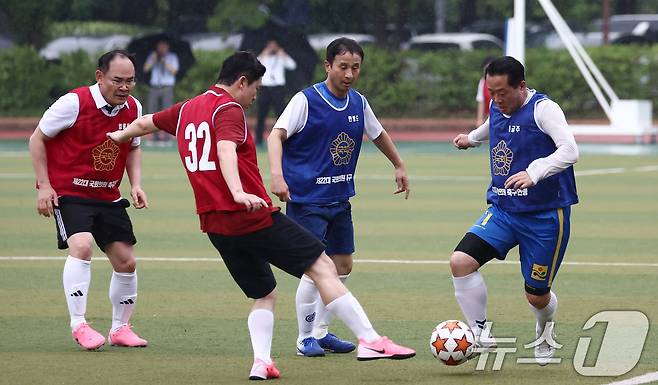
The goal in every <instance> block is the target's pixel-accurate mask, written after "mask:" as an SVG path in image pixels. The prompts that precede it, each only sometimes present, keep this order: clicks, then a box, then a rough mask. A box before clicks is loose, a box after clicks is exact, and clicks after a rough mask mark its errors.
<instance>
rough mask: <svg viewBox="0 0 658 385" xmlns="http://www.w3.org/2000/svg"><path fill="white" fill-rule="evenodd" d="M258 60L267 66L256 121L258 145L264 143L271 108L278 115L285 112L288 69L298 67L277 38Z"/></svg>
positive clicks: (268, 43) (269, 42)
mask: <svg viewBox="0 0 658 385" xmlns="http://www.w3.org/2000/svg"><path fill="white" fill-rule="evenodd" d="M258 60H259V61H260V62H261V63H262V64H263V65H264V66H265V68H266V70H267V71H266V72H265V75H264V76H263V80H262V83H261V86H260V95H259V97H258V99H257V101H258V120H257V123H256V145H258V146H261V145H262V144H263V132H264V131H265V118H266V117H267V113H268V111H269V109H270V106H273V107H274V112H275V113H276V116H279V115H281V113H282V112H283V99H284V98H285V96H286V88H285V86H286V70H288V71H292V70H294V69H295V68H297V63H296V62H295V60H294V59H293V58H291V57H290V55H288V53H286V51H285V50H284V49H283V47H281V46H280V45H279V42H277V41H276V40H270V41H268V42H267V45H265V48H264V49H263V51H262V52H261V53H260V55H258Z"/></svg>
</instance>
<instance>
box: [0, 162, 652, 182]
mask: <svg viewBox="0 0 658 385" xmlns="http://www.w3.org/2000/svg"><path fill="white" fill-rule="evenodd" d="M654 171H658V165H647V166H637V167H615V168H599V169H592V170H580V171H576V176H578V177H583V176H593V175H610V174H622V173H626V172H654ZM180 178H181V176H165V175H157V174H155V175H150V176H148V175H143V176H142V179H153V180H169V179H180ZM356 178H357V179H360V180H390V179H392V178H393V177H392V176H391V175H377V174H360V175H357V177H356ZM0 179H34V174H32V173H0ZM263 179H265V180H267V179H268V178H267V175H266V176H265V177H264V178H263ZM409 179H410V180H413V181H418V182H435V181H460V182H479V181H487V180H489V179H490V178H489V177H488V176H468V175H409Z"/></svg>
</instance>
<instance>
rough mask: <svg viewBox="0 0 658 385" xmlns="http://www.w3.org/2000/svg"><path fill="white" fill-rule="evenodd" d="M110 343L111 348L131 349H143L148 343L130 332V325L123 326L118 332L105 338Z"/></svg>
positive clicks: (111, 333)
mask: <svg viewBox="0 0 658 385" xmlns="http://www.w3.org/2000/svg"><path fill="white" fill-rule="evenodd" d="M107 339H108V340H109V341H110V345H113V346H128V347H131V348H138V347H139V348H145V347H146V345H148V341H146V340H145V339H143V338H141V337H140V336H138V335H137V334H135V332H133V331H132V325H131V324H125V325H123V326H121V327H120V328H119V330H117V331H115V332H112V331H110V335H109V336H108V337H107Z"/></svg>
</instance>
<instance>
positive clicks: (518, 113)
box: [450, 56, 578, 365]
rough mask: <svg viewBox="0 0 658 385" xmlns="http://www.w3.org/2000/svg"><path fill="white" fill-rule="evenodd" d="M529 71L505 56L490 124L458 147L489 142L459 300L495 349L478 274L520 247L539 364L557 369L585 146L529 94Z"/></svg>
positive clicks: (479, 337) (543, 101) (494, 83)
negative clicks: (562, 271) (483, 201)
mask: <svg viewBox="0 0 658 385" xmlns="http://www.w3.org/2000/svg"><path fill="white" fill-rule="evenodd" d="M524 72H525V70H524V68H523V65H522V64H521V63H520V62H518V61H517V60H516V59H514V58H512V57H509V56H505V57H500V58H498V59H496V60H494V61H492V62H491V63H490V64H489V65H488V66H487V68H486V70H485V81H486V84H487V87H488V89H489V93H490V94H491V99H492V103H491V108H490V112H489V119H488V120H487V121H486V122H485V123H484V124H482V125H481V126H480V127H478V128H476V129H475V130H473V131H471V132H470V133H469V134H468V135H465V134H460V135H458V136H457V137H455V139H454V140H453V143H454V145H455V147H457V148H458V149H460V150H465V149H467V148H470V147H475V146H479V145H480V144H481V143H482V142H483V141H485V140H487V139H488V140H489V151H490V154H489V155H490V163H491V184H490V186H489V189H488V191H487V203H489V204H490V206H489V208H488V209H487V210H486V211H485V213H484V214H483V215H482V217H481V218H480V219H478V220H477V221H476V222H475V224H474V225H473V226H472V227H471V228H470V229H469V230H468V232H467V233H466V235H465V236H464V238H463V239H462V240H461V242H460V243H459V244H458V245H457V247H456V248H455V251H454V253H453V254H452V256H451V258H450V269H451V271H452V275H453V283H454V286H455V297H456V298H457V302H458V303H459V306H460V307H461V309H462V312H463V313H464V316H465V317H466V318H467V320H468V323H469V325H470V327H471V328H472V329H473V331H474V333H475V335H476V342H478V344H479V345H480V346H481V347H484V348H487V347H493V346H495V340H494V339H492V338H490V337H491V336H490V335H484V333H483V329H484V324H485V322H486V318H487V315H486V314H487V313H486V307H487V288H486V286H485V284H484V280H483V279H482V276H481V275H480V273H479V271H478V269H479V268H480V267H481V266H483V265H484V264H485V263H487V262H489V261H490V260H492V259H493V258H497V259H505V256H506V255H507V252H508V251H509V250H510V249H512V248H513V247H515V246H517V245H518V246H519V253H520V257H521V272H522V273H523V278H524V280H525V293H526V297H527V299H528V303H529V304H530V309H531V310H532V311H533V313H534V314H535V317H536V318H537V323H536V333H537V341H536V342H535V343H534V344H533V345H534V350H535V360H536V362H537V363H538V364H540V365H546V364H548V363H550V362H552V360H551V359H552V357H553V355H554V353H555V347H556V345H557V343H556V342H555V332H554V330H553V319H554V318H555V312H556V310H557V297H556V296H555V293H554V292H552V291H551V286H552V284H553V280H554V279H555V275H556V274H557V271H558V268H559V267H560V263H561V262H562V258H563V257H564V252H565V250H566V248H567V243H568V241H569V218H570V213H571V205H573V204H576V203H578V195H577V194H576V180H575V178H574V171H573V167H572V165H573V164H574V163H576V162H577V161H578V147H577V146H576V141H575V139H574V137H573V134H572V133H571V130H570V129H569V125H568V124H567V121H566V118H565V116H564V112H562V109H561V108H560V106H558V105H557V103H555V102H553V101H552V100H550V99H549V98H548V97H547V96H546V95H544V94H541V93H539V92H537V91H536V90H532V89H528V88H527V86H526V82H525V74H524Z"/></svg>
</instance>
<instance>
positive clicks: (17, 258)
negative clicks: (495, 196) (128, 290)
mask: <svg viewBox="0 0 658 385" xmlns="http://www.w3.org/2000/svg"><path fill="white" fill-rule="evenodd" d="M65 259H66V257H63V256H62V257H58V256H18V255H17V256H12V255H10V256H0V261H63V260H65ZM137 259H138V260H139V261H145V262H221V260H222V259H221V258H220V257H216V258H204V257H171V258H167V257H137ZM93 260H94V261H107V258H105V257H95V258H93ZM354 262H356V263H371V264H388V265H447V264H449V263H450V262H449V261H447V260H425V261H417V260H409V259H355V260H354ZM491 263H492V264H494V265H513V266H516V265H518V264H519V262H518V261H498V260H493V261H491ZM562 265H566V266H604V267H605V266H609V267H612V266H615V267H658V263H647V262H575V261H574V262H572V261H564V262H562Z"/></svg>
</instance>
